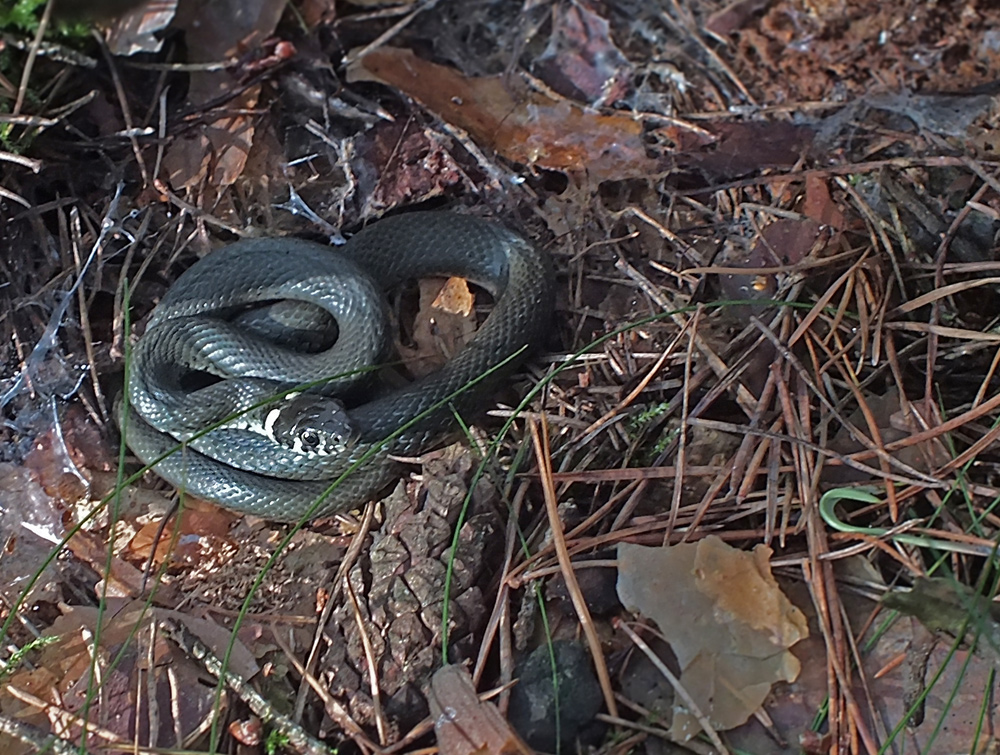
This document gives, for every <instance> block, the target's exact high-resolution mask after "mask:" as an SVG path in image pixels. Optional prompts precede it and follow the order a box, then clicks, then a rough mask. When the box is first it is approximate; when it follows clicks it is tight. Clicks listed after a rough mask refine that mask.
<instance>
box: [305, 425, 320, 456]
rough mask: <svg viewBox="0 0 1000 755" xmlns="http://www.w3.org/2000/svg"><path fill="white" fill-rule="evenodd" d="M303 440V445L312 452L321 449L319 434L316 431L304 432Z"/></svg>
mask: <svg viewBox="0 0 1000 755" xmlns="http://www.w3.org/2000/svg"><path fill="white" fill-rule="evenodd" d="M301 439H302V445H303V446H305V447H306V448H307V449H309V450H310V451H315V450H316V449H317V448H319V433H317V432H316V431H315V430H304V431H303V432H302V436H301Z"/></svg>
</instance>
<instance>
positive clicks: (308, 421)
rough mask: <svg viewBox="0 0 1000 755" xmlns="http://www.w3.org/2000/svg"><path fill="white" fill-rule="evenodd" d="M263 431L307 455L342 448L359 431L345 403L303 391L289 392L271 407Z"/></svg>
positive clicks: (276, 440)
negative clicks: (276, 404) (277, 403)
mask: <svg viewBox="0 0 1000 755" xmlns="http://www.w3.org/2000/svg"><path fill="white" fill-rule="evenodd" d="M264 432H265V434H267V435H268V436H269V437H270V438H271V439H272V440H274V441H275V442H276V443H279V444H281V445H283V446H285V447H287V448H290V449H292V450H293V451H295V452H296V453H302V454H307V455H326V454H333V453H339V452H342V451H343V450H344V449H346V448H349V447H351V446H352V445H354V443H355V442H356V441H357V439H358V435H359V432H358V430H357V428H356V427H355V426H354V423H353V422H352V421H351V417H350V415H349V414H348V413H347V408H346V407H345V406H344V405H343V403H341V402H340V401H338V400H337V399H334V398H329V397H326V396H314V395H310V394H304V393H290V394H288V396H286V397H285V399H284V400H283V401H282V402H281V404H279V405H278V406H276V407H274V408H273V409H271V410H270V411H269V412H268V413H267V416H266V418H265V420H264Z"/></svg>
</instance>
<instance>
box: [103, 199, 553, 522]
mask: <svg viewBox="0 0 1000 755" xmlns="http://www.w3.org/2000/svg"><path fill="white" fill-rule="evenodd" d="M442 275H448V276H459V277H463V278H466V279H468V280H470V281H472V282H473V283H476V284H477V285H480V286H482V287H483V288H485V289H486V290H487V291H488V292H489V293H490V294H491V295H492V296H493V297H494V300H495V303H494V306H493V310H492V311H491V312H490V314H489V316H488V317H487V318H486V320H485V322H484V323H483V325H482V326H481V327H480V328H479V330H478V331H477V332H476V334H475V336H474V337H473V338H472V340H471V341H470V342H469V343H468V344H466V345H465V346H464V347H463V348H462V349H460V350H459V351H458V352H457V353H456V354H455V355H454V356H453V357H452V358H451V359H450V360H449V361H448V362H447V363H446V364H445V365H444V366H443V367H442V368H441V369H439V370H438V371H436V372H434V373H432V374H430V375H428V376H427V377H424V378H421V379H419V380H417V381H415V382H413V383H410V384H407V385H405V386H403V387H397V388H395V389H391V390H388V391H383V392H382V393H381V394H379V395H376V396H375V397H374V398H372V399H371V400H367V402H362V403H356V402H357V401H358V399H357V395H358V394H359V393H361V392H363V390H364V388H363V387H364V385H365V384H366V382H370V381H371V378H370V375H369V374H368V373H367V370H369V369H370V365H373V364H378V363H379V360H382V361H384V360H385V359H386V358H387V353H386V347H385V345H384V344H385V343H386V341H387V340H388V339H387V338H386V331H387V329H388V315H387V312H386V306H385V304H384V303H383V302H384V297H385V293H386V292H387V291H389V290H390V289H393V288H394V287H397V286H398V285H399V284H401V283H402V282H404V281H406V280H408V279H413V278H422V277H430V276H442ZM552 299H553V284H552V273H551V269H550V264H549V261H548V258H547V257H546V255H544V253H542V252H541V251H540V250H538V249H537V248H536V247H534V246H533V245H532V244H530V243H529V242H527V241H525V240H524V239H522V238H521V237H520V236H517V235H516V234H514V233H512V232H510V231H508V230H507V229H505V228H503V227H501V226H499V225H496V224H494V223H490V222H487V221H484V220H480V219H477V218H473V217H469V216H463V215H457V214H453V213H447V212H418V213H411V214H406V215H398V216H394V217H391V218H386V219H384V220H381V221H379V222H377V223H374V224H373V225H371V226H369V227H367V228H365V229H364V230H362V231H360V232H359V233H358V234H356V235H355V236H354V237H352V238H351V239H350V240H349V241H348V243H347V244H346V245H345V246H343V247H340V248H331V247H326V246H323V245H320V244H314V243H311V242H306V241H301V240H296V239H282V238H269V239H254V240H248V241H240V242H237V243H235V244H231V245H230V246H227V247H223V248H222V249H219V250H217V251H215V252H213V253H211V254H209V255H208V256H206V257H204V258H203V259H201V260H200V261H198V262H197V263H196V264H195V265H193V266H192V267H191V268H190V269H188V270H187V271H185V272H184V273H183V274H182V275H181V276H180V277H179V278H178V279H177V281H176V283H175V284H174V285H173V286H172V287H171V288H170V289H169V290H168V291H167V293H166V294H165V295H164V297H163V299H162V300H161V301H160V303H159V304H158V305H157V307H156V308H155V309H154V311H153V314H152V316H151V317H150V320H149V323H148V325H147V327H146V331H145V333H144V334H143V336H142V338H140V339H139V341H138V342H137V344H136V345H135V348H134V349H133V354H132V361H131V367H130V378H129V382H128V385H127V391H128V397H129V403H130V407H129V411H128V412H127V414H126V413H124V412H122V411H121V408H120V407H119V421H120V423H121V419H122V417H123V416H124V417H127V421H126V422H123V423H121V424H122V432H123V434H124V435H125V438H126V442H127V444H128V445H129V447H130V448H131V449H132V451H133V452H134V453H135V455H136V456H138V457H139V459H141V460H142V461H143V462H144V463H146V464H155V466H154V469H155V471H156V472H157V473H158V474H159V475H160V476H161V477H163V478H165V479H166V480H168V481H169V482H171V483H172V484H174V485H175V486H177V487H178V488H181V489H182V490H185V491H186V492H188V493H190V494H192V495H195V496H197V497H199V498H204V499H207V500H211V501H215V502H217V503H219V504H220V505H222V506H225V507H226V508H229V509H233V510H236V511H240V512H245V513H251V514H255V515H257V516H261V517H265V518H268V519H275V520H284V521H294V520H298V519H301V518H303V517H316V516H321V515H328V514H331V513H335V512H338V511H345V510H348V509H350V508H353V507H355V506H357V505H360V504H361V503H363V502H364V501H366V500H367V499H369V498H370V497H372V496H373V495H374V494H375V493H376V492H378V490H379V489H380V488H381V487H383V486H384V485H385V484H386V483H388V482H389V481H391V479H392V478H393V475H394V469H393V464H392V462H391V460H390V458H389V456H390V454H392V455H412V454H415V453H419V452H420V451H422V450H424V449H425V448H426V447H427V445H428V444H429V443H432V442H433V441H435V440H436V439H438V438H439V437H440V435H441V434H442V432H443V431H444V430H445V429H447V428H448V427H449V426H450V425H451V424H452V422H453V420H452V418H453V411H454V410H458V411H460V412H461V411H463V410H464V411H469V410H471V409H474V408H475V407H476V405H477V404H478V403H481V402H482V399H483V395H484V393H486V392H488V391H490V390H491V389H495V388H496V386H497V385H498V384H499V382H500V381H501V380H502V378H503V377H505V376H507V375H509V374H510V372H511V371H512V370H513V369H514V368H515V367H516V366H517V364H518V363H519V362H520V361H521V360H522V359H523V357H524V355H525V353H526V351H527V350H528V349H530V348H531V347H532V346H534V345H535V344H536V343H537V342H538V341H539V340H540V338H541V336H542V333H543V330H544V328H545V327H546V326H547V323H548V320H549V318H550V315H551V311H552ZM275 323H278V325H275ZM332 323H335V328H334V330H335V331H336V336H335V340H334V339H333V338H331V336H330V335H329V333H328V332H329V331H330V329H331V324H332ZM331 340H333V343H332V344H331V343H330V341H331ZM498 365H499V366H500V369H497V367H498ZM366 377H367V378H368V380H367V381H366ZM331 378H332V379H331ZM476 381H478V382H476ZM314 383H319V384H318V385H310V384H314ZM473 383H474V385H472V386H471V387H470V384H473ZM304 384H305V388H303V386H304ZM359 386H360V387H359ZM333 393H336V394H337V395H338V396H339V398H337V397H333V396H332V395H331V394H333ZM283 394H284V395H283ZM210 427H215V429H211V430H209V431H208V432H206V428H210ZM400 428H404V429H402V430H400ZM387 439H390V440H389V441H388V442H386V440H387ZM178 444H181V448H180V449H179V450H178V449H177V446H178ZM359 462H360V464H359ZM355 465H357V466H356V468H354V469H353V470H352V467H354V466H355ZM349 471H350V473H349V474H347V473H348V472H349ZM338 480H339V482H338V483H337V485H336V486H335V487H334V489H333V490H332V491H330V492H329V495H328V496H327V497H326V498H325V499H324V495H325V494H326V493H327V491H328V489H329V488H331V486H332V485H333V483H334V482H335V481H338Z"/></svg>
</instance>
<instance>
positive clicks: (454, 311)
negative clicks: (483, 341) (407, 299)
mask: <svg viewBox="0 0 1000 755" xmlns="http://www.w3.org/2000/svg"><path fill="white" fill-rule="evenodd" d="M419 288H420V304H419V307H418V309H417V314H416V317H415V318H414V320H413V334H412V344H409V345H408V344H400V345H399V353H400V356H401V357H402V358H403V361H404V362H405V363H406V366H407V369H409V371H410V372H411V373H412V374H413V375H414V376H415V377H421V376H423V375H428V374H430V373H431V372H434V371H435V370H437V369H440V368H441V366H442V365H444V363H445V362H447V361H448V360H449V359H450V358H451V357H452V355H453V354H454V353H455V352H456V351H458V350H459V349H460V348H461V347H462V346H464V345H465V344H466V343H467V342H468V341H469V339H470V338H471V337H472V336H473V334H474V333H475V332H476V318H475V314H474V313H473V311H472V304H473V302H474V299H473V296H472V292H471V291H469V287H468V284H467V283H466V282H465V281H464V280H463V279H461V278H450V279H449V280H448V281H447V282H445V283H444V284H442V281H441V279H440V278H429V279H425V280H421V281H420V284H419ZM463 289H464V292H463Z"/></svg>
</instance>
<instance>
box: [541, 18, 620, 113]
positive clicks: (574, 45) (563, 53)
mask: <svg viewBox="0 0 1000 755" xmlns="http://www.w3.org/2000/svg"><path fill="white" fill-rule="evenodd" d="M534 70H535V71H536V72H537V74H538V76H539V77H540V78H541V79H542V80H543V81H545V83H546V84H548V85H549V86H550V87H552V88H553V89H554V90H555V91H557V92H559V93H560V94H562V95H564V96H566V97H572V98H574V99H578V100H582V101H584V102H587V103H590V104H594V105H603V104H611V103H613V102H616V101H617V100H619V99H621V98H622V97H623V96H624V95H625V92H626V90H627V89H628V84H629V80H630V79H631V76H632V64H631V63H629V61H628V58H626V57H625V55H624V54H623V53H622V51H621V50H619V49H618V47H617V46H616V45H615V43H614V40H612V39H611V28H610V25H609V24H608V20H607V19H606V18H604V17H603V16H600V15H598V14H597V13H596V12H595V11H594V10H593V9H592V8H590V7H588V4H586V3H584V2H579V1H578V0H572V2H569V3H560V4H558V5H554V6H553V9H552V34H551V35H550V37H549V43H548V46H547V47H546V48H545V52H544V53H542V55H541V57H539V58H538V60H536V61H535V65H534Z"/></svg>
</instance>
